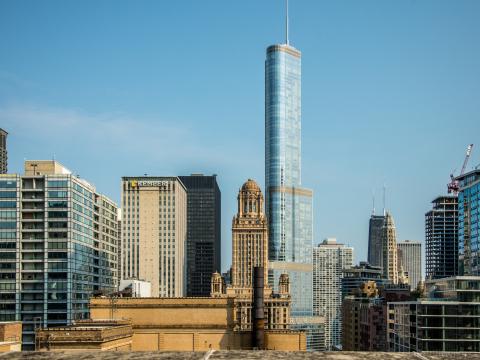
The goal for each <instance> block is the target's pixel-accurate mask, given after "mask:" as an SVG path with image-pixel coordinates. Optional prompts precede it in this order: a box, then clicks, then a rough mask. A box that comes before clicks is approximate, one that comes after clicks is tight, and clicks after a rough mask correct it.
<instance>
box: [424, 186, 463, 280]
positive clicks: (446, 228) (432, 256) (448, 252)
mask: <svg viewBox="0 0 480 360" xmlns="http://www.w3.org/2000/svg"><path fill="white" fill-rule="evenodd" d="M432 204H433V208H432V210H430V211H429V212H427V213H426V214H425V268H426V278H427V279H442V278H446V277H451V276H456V275H457V274H458V198H457V196H456V195H451V196H439V197H437V198H435V199H434V200H433V201H432Z"/></svg>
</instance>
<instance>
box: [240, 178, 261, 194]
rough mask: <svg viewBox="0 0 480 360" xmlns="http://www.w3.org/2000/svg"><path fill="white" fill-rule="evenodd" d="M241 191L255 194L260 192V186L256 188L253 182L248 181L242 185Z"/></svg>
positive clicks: (256, 185)
mask: <svg viewBox="0 0 480 360" xmlns="http://www.w3.org/2000/svg"><path fill="white" fill-rule="evenodd" d="M242 191H248V192H257V191H260V186H258V184H257V183H256V182H255V180H252V179H248V180H247V181H246V182H245V184H243V186H242Z"/></svg>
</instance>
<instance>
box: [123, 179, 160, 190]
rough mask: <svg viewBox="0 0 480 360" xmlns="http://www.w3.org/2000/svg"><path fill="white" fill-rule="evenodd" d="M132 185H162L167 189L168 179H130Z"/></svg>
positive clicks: (134, 186)
mask: <svg viewBox="0 0 480 360" xmlns="http://www.w3.org/2000/svg"><path fill="white" fill-rule="evenodd" d="M130 186H131V187H132V188H140V187H160V188H164V189H166V188H167V187H168V181H158V180H132V181H130Z"/></svg>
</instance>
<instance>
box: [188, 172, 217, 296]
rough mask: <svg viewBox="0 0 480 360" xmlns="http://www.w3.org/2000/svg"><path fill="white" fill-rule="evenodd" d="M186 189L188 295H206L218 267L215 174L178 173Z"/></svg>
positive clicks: (208, 293) (208, 292)
mask: <svg viewBox="0 0 480 360" xmlns="http://www.w3.org/2000/svg"><path fill="white" fill-rule="evenodd" d="M179 179H180V181H181V182H182V183H183V185H185V188H186V189H187V243H186V250H185V251H186V261H187V264H186V270H187V273H186V279H187V284H186V288H187V293H186V295H187V296H209V295H210V279H211V277H212V274H213V273H214V272H216V271H220V270H221V242H222V241H221V228H220V225H221V194H220V189H219V187H218V184H217V177H216V175H213V176H204V175H201V174H192V175H190V176H179Z"/></svg>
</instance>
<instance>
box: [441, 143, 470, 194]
mask: <svg viewBox="0 0 480 360" xmlns="http://www.w3.org/2000/svg"><path fill="white" fill-rule="evenodd" d="M472 148H473V144H470V145H468V146H467V152H466V154H465V160H463V165H462V169H461V170H460V175H458V176H462V175H463V174H464V173H465V169H466V168H467V164H468V159H470V154H471V153H472ZM447 187H448V193H449V194H451V193H453V194H454V195H457V194H458V190H459V189H460V184H459V182H458V180H457V179H455V176H454V175H453V174H450V182H449V183H448V185H447Z"/></svg>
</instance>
